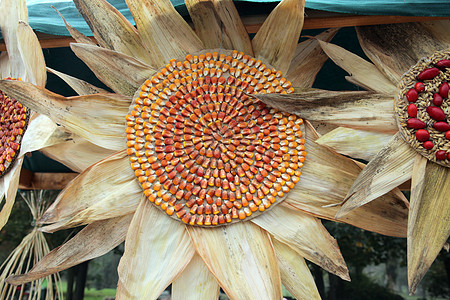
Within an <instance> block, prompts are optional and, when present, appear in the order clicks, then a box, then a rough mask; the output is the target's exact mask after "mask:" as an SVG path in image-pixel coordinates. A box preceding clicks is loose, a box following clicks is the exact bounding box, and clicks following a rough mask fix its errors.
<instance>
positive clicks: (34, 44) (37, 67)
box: [17, 21, 47, 87]
mask: <svg viewBox="0 0 450 300" xmlns="http://www.w3.org/2000/svg"><path fill="white" fill-rule="evenodd" d="M17 41H18V45H19V52H20V55H21V57H22V61H23V64H24V66H25V69H26V71H27V78H26V80H27V81H29V82H31V83H33V84H36V85H39V86H41V87H44V86H45V83H46V81H47V71H46V70H45V60H44V54H43V53H42V49H41V44H40V43H39V41H38V38H37V36H36V35H35V34H34V32H33V29H31V27H30V26H29V25H28V24H27V23H25V22H22V21H20V22H19V24H18V26H17Z"/></svg>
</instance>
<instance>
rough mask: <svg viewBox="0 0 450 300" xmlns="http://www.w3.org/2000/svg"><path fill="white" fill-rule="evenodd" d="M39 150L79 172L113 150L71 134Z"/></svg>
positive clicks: (110, 153)
mask: <svg viewBox="0 0 450 300" xmlns="http://www.w3.org/2000/svg"><path fill="white" fill-rule="evenodd" d="M41 152H42V153H44V154H45V155H46V156H48V157H50V158H51V159H54V160H56V161H58V162H60V163H62V164H63V165H65V166H66V167H68V168H70V169H71V170H72V171H74V172H78V173H81V172H83V171H84V170H86V169H87V168H88V167H90V166H91V165H93V164H95V163H96V162H98V161H100V160H102V159H104V158H106V157H108V156H110V155H112V154H113V153H114V152H115V151H114V150H110V149H105V148H103V147H99V146H97V145H94V144H92V143H91V142H88V141H87V140H85V139H84V138H82V137H79V136H77V135H74V134H72V135H71V136H70V139H69V140H67V141H65V142H63V143H59V144H56V145H53V146H50V147H46V148H43V149H41Z"/></svg>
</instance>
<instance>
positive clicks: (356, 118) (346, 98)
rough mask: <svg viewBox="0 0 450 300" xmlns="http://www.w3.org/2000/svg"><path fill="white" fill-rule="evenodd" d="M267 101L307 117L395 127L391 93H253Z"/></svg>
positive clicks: (370, 128) (365, 127) (372, 128)
mask: <svg viewBox="0 0 450 300" xmlns="http://www.w3.org/2000/svg"><path fill="white" fill-rule="evenodd" d="M254 96H255V97H256V98H258V99H259V100H261V101H263V102H264V103H266V104H267V105H270V106H271V107H274V108H276V109H279V110H282V111H288V112H290V113H293V114H296V115H298V116H300V117H302V118H305V119H307V120H309V121H319V122H326V123H329V124H333V125H337V126H343V127H351V128H354V129H363V130H368V131H377V132H384V133H395V132H397V131H398V128H397V125H396V123H395V118H394V109H393V106H392V99H391V97H390V96H386V95H384V94H379V93H373V92H365V91H364V92H363V91H348V92H334V91H327V90H318V89H308V90H301V91H299V92H298V93H293V94H276V93H273V94H256V95H254Z"/></svg>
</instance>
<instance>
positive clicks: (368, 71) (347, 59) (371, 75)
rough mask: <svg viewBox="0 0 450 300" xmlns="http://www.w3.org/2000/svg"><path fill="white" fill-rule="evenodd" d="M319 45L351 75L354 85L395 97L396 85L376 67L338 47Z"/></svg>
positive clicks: (322, 43)
mask: <svg viewBox="0 0 450 300" xmlns="http://www.w3.org/2000/svg"><path fill="white" fill-rule="evenodd" d="M319 43H320V46H321V47H322V49H323V50H324V51H325V53H326V54H327V55H328V56H329V57H330V58H331V59H332V60H333V61H334V63H335V64H337V65H338V66H339V67H341V68H342V69H344V70H345V71H347V72H348V73H349V74H350V75H351V77H352V79H353V83H357V84H358V85H360V86H361V87H363V88H365V89H368V90H372V91H375V92H379V93H384V94H387V95H395V92H396V90H397V87H396V86H395V83H393V82H391V81H390V80H389V79H387V78H386V77H385V76H384V74H383V73H381V71H380V70H378V69H377V67H376V66H375V65H373V64H371V63H369V62H368V61H366V60H364V59H362V58H361V57H359V56H358V55H356V54H353V53H351V52H350V51H347V50H345V49H344V48H342V47H339V46H337V45H333V44H331V43H326V42H323V41H319Z"/></svg>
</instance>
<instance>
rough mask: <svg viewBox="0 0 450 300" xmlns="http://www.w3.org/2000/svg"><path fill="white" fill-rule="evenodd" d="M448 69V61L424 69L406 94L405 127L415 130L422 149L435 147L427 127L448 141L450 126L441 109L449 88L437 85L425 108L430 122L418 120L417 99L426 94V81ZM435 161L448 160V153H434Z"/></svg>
mask: <svg viewBox="0 0 450 300" xmlns="http://www.w3.org/2000/svg"><path fill="white" fill-rule="evenodd" d="M447 68H450V59H443V60H440V61H438V62H437V63H436V64H434V66H431V67H429V68H426V69H425V70H423V71H421V72H420V73H419V74H418V75H417V82H416V83H415V84H414V87H412V88H410V89H409V90H408V91H407V92H406V99H407V101H408V102H409V105H408V107H407V109H406V110H407V113H408V117H409V118H408V120H407V121H406V126H407V127H408V128H410V129H414V130H415V137H416V139H417V140H418V141H419V142H421V143H422V146H423V148H425V149H427V150H431V149H433V148H434V147H435V143H434V142H433V140H432V139H431V138H430V132H429V127H430V126H431V127H433V128H434V129H435V130H437V131H439V132H442V133H443V134H444V136H445V139H447V140H450V124H449V116H447V115H446V113H445V112H444V110H443V109H442V105H443V103H447V101H449V100H448V95H449V90H450V86H449V84H448V82H446V81H444V82H441V83H440V84H439V89H438V91H437V92H435V93H434V94H433V99H432V102H431V103H432V104H431V105H429V106H428V107H426V113H427V114H428V116H429V117H430V120H431V122H430V121H427V120H421V119H420V118H418V107H419V105H418V103H417V101H418V99H419V95H420V94H421V93H424V92H426V83H427V81H432V80H434V79H435V78H436V77H437V76H438V75H439V74H440V73H441V72H444V71H446V69H447ZM435 155H436V159H437V160H445V159H449V160H450V151H448V152H447V151H445V150H439V149H438V150H437V151H436V152H435Z"/></svg>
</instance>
